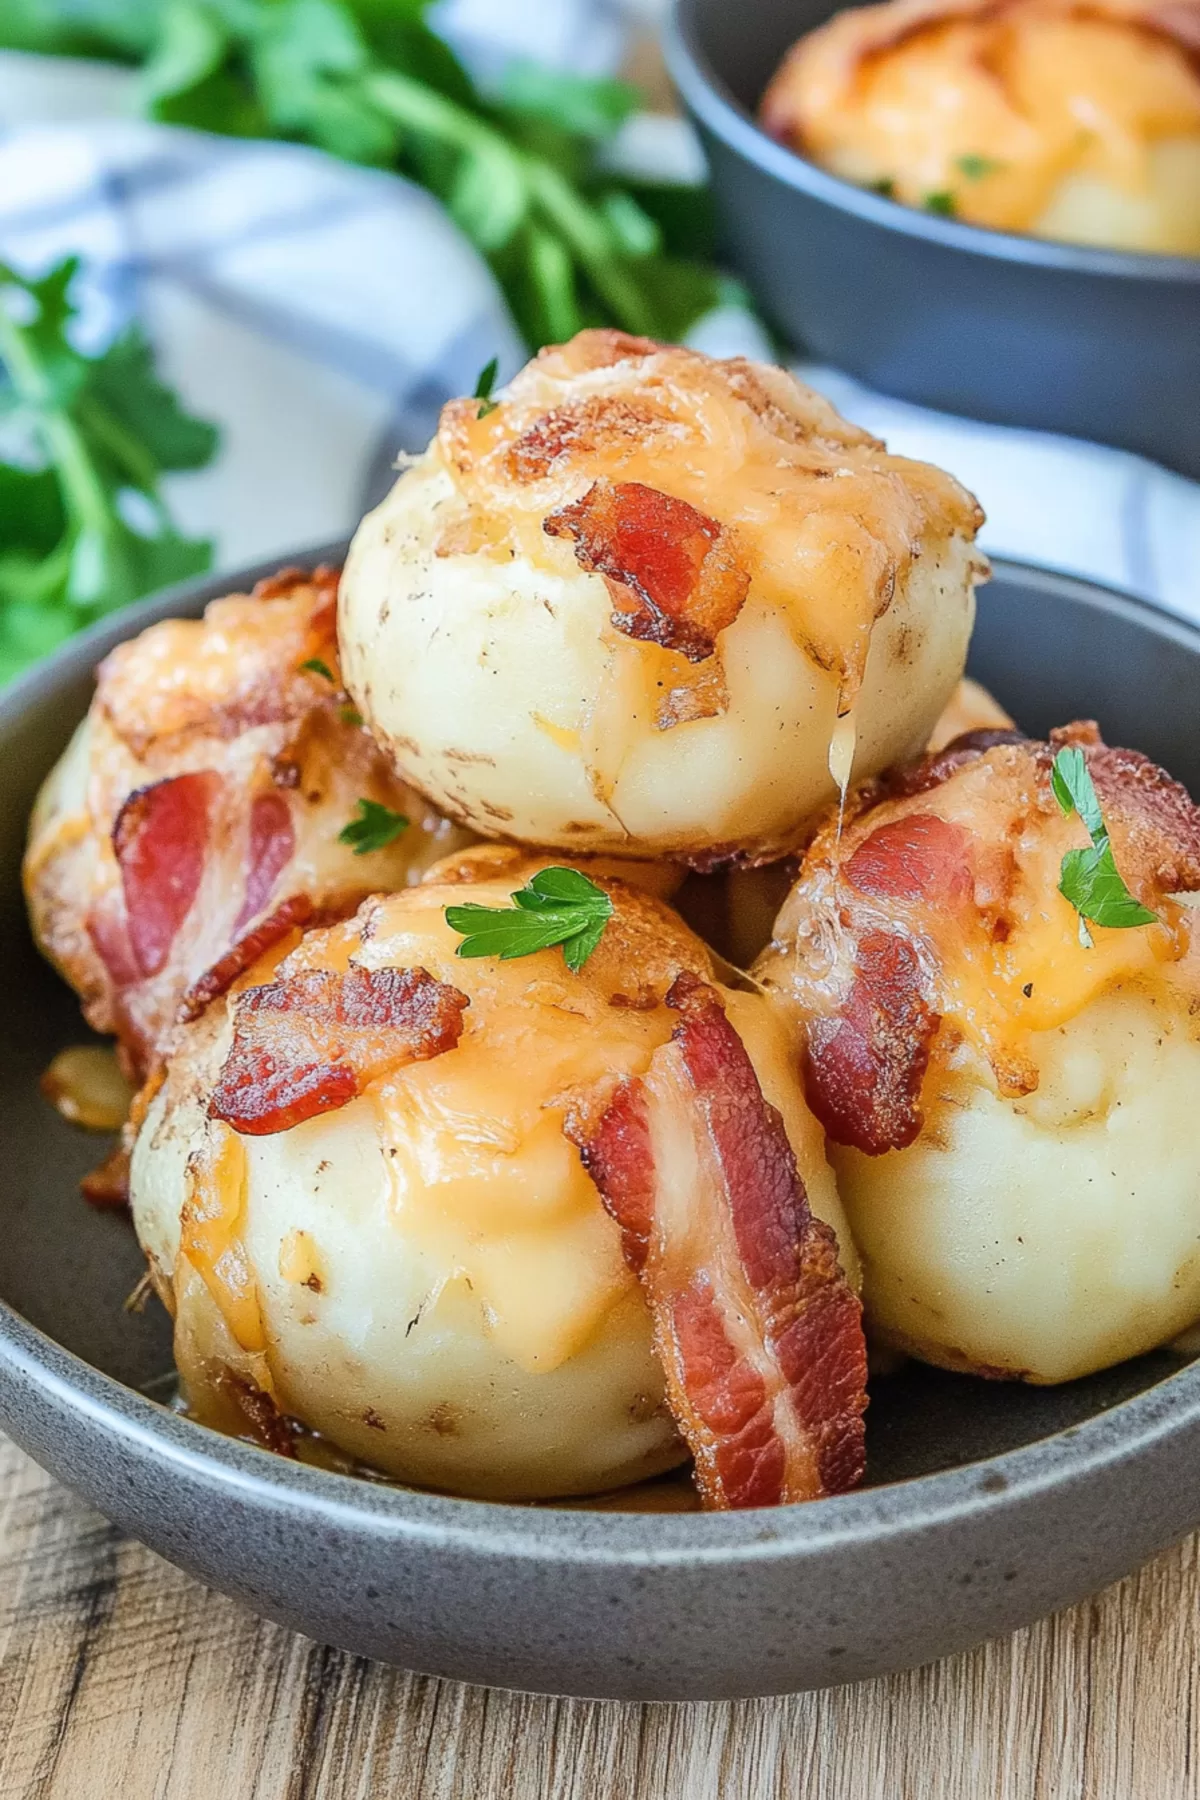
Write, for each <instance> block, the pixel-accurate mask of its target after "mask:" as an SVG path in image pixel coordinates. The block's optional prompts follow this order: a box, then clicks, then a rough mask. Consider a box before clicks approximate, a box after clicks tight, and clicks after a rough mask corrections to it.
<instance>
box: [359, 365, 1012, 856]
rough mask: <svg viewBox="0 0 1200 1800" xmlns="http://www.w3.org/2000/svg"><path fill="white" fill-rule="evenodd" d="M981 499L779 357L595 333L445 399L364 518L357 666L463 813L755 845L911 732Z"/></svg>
mask: <svg viewBox="0 0 1200 1800" xmlns="http://www.w3.org/2000/svg"><path fill="white" fill-rule="evenodd" d="M981 516H982V515H981V514H980V513H979V510H978V508H977V506H976V505H975V503H974V501H973V500H972V499H971V497H970V496H969V495H968V494H966V493H965V492H964V490H963V489H962V488H960V487H959V486H958V484H957V483H956V482H954V481H952V480H951V478H950V477H949V476H946V475H943V474H942V473H941V472H940V471H938V470H935V469H932V468H930V467H929V466H928V465H925V464H922V463H915V462H910V461H906V460H904V459H903V458H899V457H893V456H889V455H888V454H887V452H886V451H885V449H884V448H883V446H882V445H881V444H879V443H878V442H876V441H875V440H874V439H872V438H869V437H868V436H867V435H866V434H865V433H863V432H861V431H858V430H856V429H855V427H853V426H851V425H848V424H847V423H846V422H845V421H844V420H842V419H841V418H839V417H838V415H837V414H836V413H835V412H834V411H833V409H832V408H831V407H830V406H829V405H828V404H827V403H826V402H825V401H823V400H822V399H820V397H819V396H818V395H816V394H815V393H812V392H811V391H810V390H808V389H806V388H804V387H803V386H802V385H801V384H800V383H799V382H797V381H796V380H794V379H793V378H792V377H791V376H790V375H788V374H786V373H785V372H784V371H783V370H780V369H776V368H769V367H766V366H765V365H759V364H755V363H750V362H746V361H745V360H742V359H735V360H732V361H725V362H723V361H716V360H714V359H712V358H709V357H705V356H702V355H700V354H698V353H696V352H693V351H689V350H682V349H667V348H663V347H662V346H659V345H656V344H652V343H650V342H648V341H646V340H644V339H638V338H629V337H625V336H623V335H622V334H620V333H617V332H601V331H592V332H584V333H582V334H581V335H580V336H579V337H577V338H575V339H574V340H572V342H571V343H569V344H567V345H565V346H561V347H558V348H552V349H549V350H544V351H542V352H541V354H540V355H539V356H538V357H536V358H535V359H534V360H533V362H532V363H530V364H529V366H528V367H527V368H526V369H525V370H524V371H523V372H522V373H521V374H520V375H519V376H518V377H517V378H516V380H515V381H514V382H513V383H512V384H511V386H510V387H509V389H508V390H507V392H506V393H505V394H504V395H502V396H501V398H500V399H499V401H498V403H496V404H493V405H491V406H490V408H489V406H487V405H482V404H481V403H480V402H479V401H477V400H471V401H467V400H464V401H455V402H452V403H451V405H450V406H448V407H447V408H446V409H445V411H444V413H443V416H442V421H441V425H440V428H439V431H438V434H437V437H436V438H435V440H434V442H433V444H432V445H431V446H430V449H429V450H428V452H427V453H426V454H425V455H424V456H423V457H421V458H419V459H418V460H417V461H416V462H415V463H414V464H413V465H412V466H410V467H409V468H407V469H406V470H405V471H404V472H403V473H402V474H401V476H400V478H399V480H398V481H397V483H396V485H395V487H394V489H393V490H392V493H391V494H390V495H389V496H388V498H387V499H386V500H385V501H384V502H383V504H382V505H381V506H380V507H378V508H377V509H376V511H375V512H373V513H372V514H371V515H370V516H369V517H368V518H367V519H366V520H365V521H364V522H363V524H362V525H361V526H360V528H359V531H358V533H357V535H356V537H355V540H354V544H353V546H352V549H351V552H350V556H349V559H348V561H347V565H346V572H345V576H344V578H343V582H342V590H341V600H340V614H339V633H340V641H341V647H342V658H343V669H344V671H345V679H346V682H347V686H348V687H349V689H350V691H351V693H352V694H353V696H354V699H355V702H356V704H357V705H358V706H359V708H360V710H361V711H362V713H363V715H364V717H365V718H366V720H367V721H368V724H369V725H370V727H371V730H372V731H373V733H374V735H375V737H376V738H377V740H378V741H379V743H380V744H381V745H383V746H384V747H385V748H386V749H387V751H388V752H389V753H390V755H391V757H392V759H393V761H394V764H395V766H396V768H397V770H398V771H399V772H400V774H401V775H402V776H403V778H404V779H405V780H406V781H408V782H411V783H413V784H414V785H415V786H416V787H418V788H419V789H420V791H421V792H422V793H423V794H425V796H426V797H427V798H428V799H429V800H430V801H431V803H432V804H434V805H435V806H437V807H438V808H439V809H440V810H441V811H443V812H445V813H446V814H447V816H449V817H451V818H454V819H457V820H459V821H461V822H462V823H463V824H466V825H469V826H470V827H471V828H472V829H474V830H477V831H480V832H483V833H486V834H489V835H492V836H503V837H507V838H512V839H516V840H518V841H521V842H524V843H529V844H545V845H551V846H556V847H560V848H562V849H564V850H567V849H569V850H572V851H576V852H592V853H596V852H602V853H606V854H614V853H615V854H624V855H628V856H634V857H655V856H665V857H673V858H676V859H678V860H684V861H690V862H691V863H693V864H694V865H696V866H702V867H707V866H712V865H713V864H715V863H719V862H721V861H723V860H730V859H737V860H739V861H743V862H745V861H749V862H755V861H766V860H770V859H772V858H774V857H777V856H779V855H781V854H783V853H784V852H785V851H787V850H789V849H791V848H793V847H795V846H796V845H797V844H799V843H802V842H803V840H804V837H805V834H806V833H807V831H808V829H809V827H810V825H811V822H812V820H813V817H814V815H815V814H816V812H817V811H818V809H819V808H821V807H822V806H823V805H824V804H825V803H826V802H827V801H828V800H829V798H830V797H831V796H832V794H833V793H834V792H835V791H836V785H837V782H838V781H840V780H842V779H844V778H845V776H846V775H847V773H848V772H849V771H850V769H851V766H852V768H853V771H854V772H855V773H856V774H857V775H858V776H859V777H862V776H865V775H869V774H871V773H872V772H874V771H875V770H877V769H879V768H882V767H884V766H886V765H887V764H889V763H891V762H894V761H896V760H898V759H901V758H904V757H908V756H912V755H915V754H917V752H918V751H919V749H920V748H921V747H922V746H923V745H924V743H925V741H926V739H927V737H928V735H929V732H930V730H931V728H932V726H933V724H934V721H935V720H936V718H937V716H938V714H939V713H940V711H941V709H942V707H943V706H944V704H945V702H946V701H947V699H948V698H949V696H950V694H951V692H952V691H953V689H954V686H955V684H956V682H957V681H958V678H959V676H960V675H961V673H962V666H963V660H964V657H965V653H966V645H967V639H968V637H969V635H970V630H971V623H972V619H973V616H974V601H973V589H974V584H975V581H976V580H977V579H978V578H979V576H980V575H981V574H982V573H983V571H984V567H985V565H984V564H983V561H982V559H981V557H980V556H979V555H978V553H977V552H976V551H975V549H974V543H973V540H974V537H975V533H976V530H977V528H978V525H979V523H980V520H981ZM839 720H840V721H841V726H840V730H839ZM835 737H836V744H835ZM831 765H832V770H833V772H832V773H831ZM835 777H836V780H835Z"/></svg>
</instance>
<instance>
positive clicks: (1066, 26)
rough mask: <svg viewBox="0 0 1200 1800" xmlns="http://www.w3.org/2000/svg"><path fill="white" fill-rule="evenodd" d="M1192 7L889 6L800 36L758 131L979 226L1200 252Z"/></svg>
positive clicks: (1199, 23)
mask: <svg viewBox="0 0 1200 1800" xmlns="http://www.w3.org/2000/svg"><path fill="white" fill-rule="evenodd" d="M1198 44H1200V7H1198V6H1197V5H1196V4H1195V0H1182V3H1181V4H1180V5H1178V6H1176V7H1168V6H1158V7H1156V6H1152V5H1147V4H1143V5H1138V4H1134V3H1132V0H1007V3H1002V4H999V5H996V4H987V3H986V0H957V3H956V0H948V3H947V0H889V3H887V4H884V5H879V6H869V7H864V8H859V9H855V10H854V11H852V12H846V13H842V14H839V15H838V16H837V17H836V18H835V19H833V20H832V21H831V22H830V23H829V24H828V25H826V26H824V27H822V28H821V29H819V30H818V31H816V32H813V33H811V34H810V35H809V36H808V37H807V38H804V39H802V40H801V42H800V43H799V44H797V45H796V46H795V48H794V49H793V50H792V52H791V53H790V55H789V57H788V58H787V60H786V61H785V63H784V64H783V66H782V68H781V69H780V71H779V73H778V74H777V75H776V77H775V79H774V81H773V82H772V84H771V86H770V88H769V89H768V90H767V94H766V96H765V97H764V100H763V108H762V117H763V122H764V124H765V125H766V126H767V129H768V130H770V131H772V132H773V133H774V134H775V135H777V136H779V137H782V138H783V139H785V140H786V141H787V142H789V143H790V144H792V145H793V146H794V147H795V148H796V149H798V150H800V151H801V152H802V153H803V154H804V155H806V156H809V157H811V158H812V159H813V160H814V161H816V162H819V163H820V164H822V166H824V167H826V168H828V169H831V170H832V171H833V172H834V173H835V174H838V175H841V176H843V177H845V178H846V179H848V180H850V181H854V182H856V183H858V184H859V185H862V186H866V187H877V188H878V189H879V190H880V191H881V192H884V193H887V194H889V195H891V196H892V197H894V198H896V199H898V200H902V201H904V202H905V203H906V204H907V205H910V206H917V207H921V206H924V207H929V208H931V209H933V210H935V211H940V212H946V213H953V214H954V215H956V216H958V217H960V218H963V219H965V220H967V221H968V222H970V223H972V224H976V225H984V226H990V227H992V228H993V229H996V230H1001V231H1021V232H1031V233H1033V234H1035V235H1038V236H1042V237H1056V238H1062V239H1073V240H1076V241H1081V242H1094V243H1101V244H1111V245H1113V246H1114V247H1122V248H1129V249H1148V250H1157V251H1163V252H1171V253H1175V254H1180V255H1197V254H1200V64H1198V60H1197V45H1198Z"/></svg>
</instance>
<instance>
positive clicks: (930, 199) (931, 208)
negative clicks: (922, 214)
mask: <svg viewBox="0 0 1200 1800" xmlns="http://www.w3.org/2000/svg"><path fill="white" fill-rule="evenodd" d="M925 211H926V212H931V213H938V214H940V216H941V217H942V218H943V219H952V218H953V217H954V215H955V213H956V212H957V211H958V203H957V201H956V200H955V198H954V195H953V194H952V193H951V192H950V189H949V188H939V189H938V190H937V192H936V193H933V194H926V196H925Z"/></svg>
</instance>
